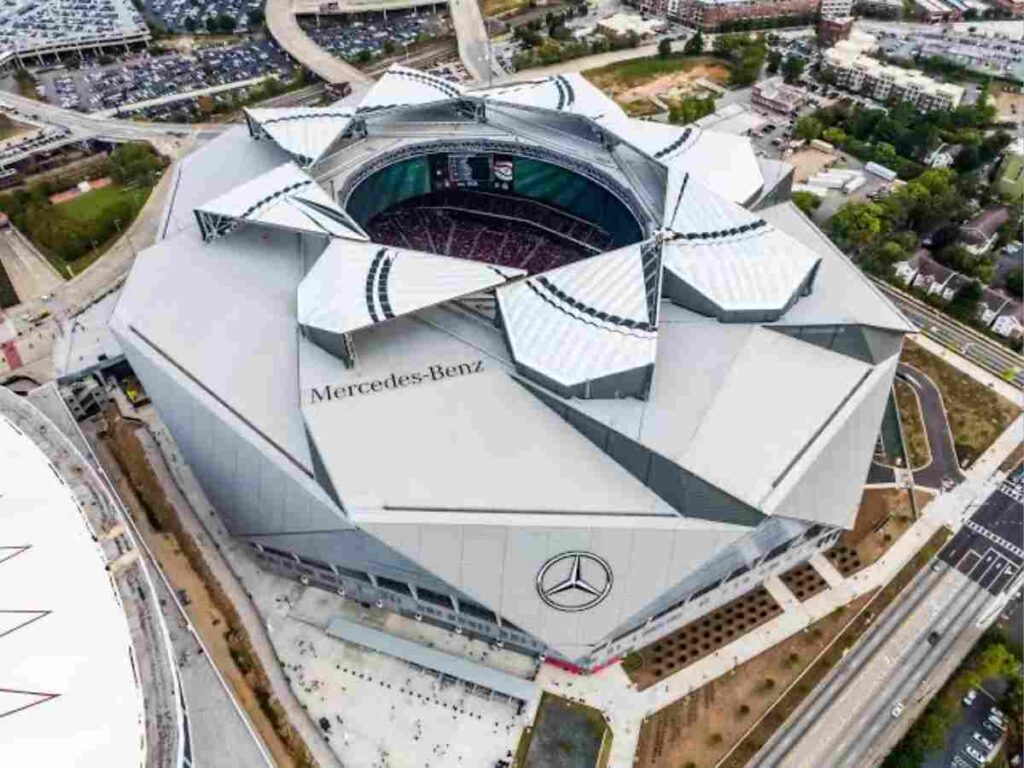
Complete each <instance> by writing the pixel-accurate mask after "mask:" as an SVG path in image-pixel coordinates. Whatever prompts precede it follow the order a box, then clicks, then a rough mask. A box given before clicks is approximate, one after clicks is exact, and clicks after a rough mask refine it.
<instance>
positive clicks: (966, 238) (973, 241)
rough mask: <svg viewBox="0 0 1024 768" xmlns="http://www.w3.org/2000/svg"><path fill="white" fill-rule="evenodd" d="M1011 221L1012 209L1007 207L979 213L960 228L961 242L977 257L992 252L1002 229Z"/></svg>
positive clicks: (988, 209)
mask: <svg viewBox="0 0 1024 768" xmlns="http://www.w3.org/2000/svg"><path fill="white" fill-rule="evenodd" d="M1009 220H1010V209H1009V208H1008V207H1007V206H1005V205H999V206H995V207H992V208H986V209H984V210H982V211H979V212H978V213H977V214H975V216H974V217H973V218H971V219H970V220H969V221H966V222H964V224H963V225H962V226H961V227H960V242H961V243H963V245H964V247H965V248H966V249H967V250H968V251H970V252H971V253H973V254H975V255H979V254H982V253H987V252H988V251H989V250H991V248H992V246H993V245H994V244H995V242H996V238H997V237H998V236H999V230H1000V228H1001V227H1002V226H1003V225H1004V224H1005V223H1006V222H1008V221H1009Z"/></svg>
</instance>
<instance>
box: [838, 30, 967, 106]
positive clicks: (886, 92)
mask: <svg viewBox="0 0 1024 768" xmlns="http://www.w3.org/2000/svg"><path fill="white" fill-rule="evenodd" d="M873 47H874V38H873V37H871V36H870V35H859V34H858V35H851V37H850V39H849V40H843V41H841V42H839V43H837V44H836V45H835V46H833V47H832V48H829V49H828V50H827V51H825V55H824V59H823V62H822V65H823V69H825V70H826V71H827V72H828V73H829V75H830V76H831V77H832V79H833V80H834V81H835V83H836V85H837V86H839V87H841V88H845V89H847V90H850V91H854V92H855V93H863V94H865V95H867V96H869V97H871V98H873V99H875V100H876V101H881V102H888V101H905V102H909V103H911V104H913V105H914V106H916V107H919V108H920V109H923V110H929V111H930V110H937V109H942V110H950V109H955V108H956V107H958V106H959V105H960V102H961V101H962V100H963V97H964V89H963V88H962V87H960V86H959V85H954V84H952V83H942V82H939V81H937V80H934V79H932V78H931V77H928V76H927V75H925V74H924V73H923V72H921V71H919V70H916V69H904V68H902V67H897V66H894V65H890V64H883V63H882V62H880V61H878V60H877V59H874V58H872V57H870V56H868V55H867V53H866V51H868V50H871V49H872V48H873Z"/></svg>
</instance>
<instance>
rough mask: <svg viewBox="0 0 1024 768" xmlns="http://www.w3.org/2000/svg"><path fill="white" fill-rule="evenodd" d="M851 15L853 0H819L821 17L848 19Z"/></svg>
mask: <svg viewBox="0 0 1024 768" xmlns="http://www.w3.org/2000/svg"><path fill="white" fill-rule="evenodd" d="M851 16H853V0H821V17H822V18H823V19H848V18H850V17H851Z"/></svg>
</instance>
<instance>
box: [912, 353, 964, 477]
mask: <svg viewBox="0 0 1024 768" xmlns="http://www.w3.org/2000/svg"><path fill="white" fill-rule="evenodd" d="M897 375H898V376H899V377H900V378H901V379H902V380H903V381H905V382H907V384H909V385H910V386H911V387H912V388H913V390H914V392H915V393H916V394H917V399H918V402H920V403H921V415H922V417H923V419H924V431H925V434H926V435H927V437H928V448H929V450H930V452H931V457H932V460H931V461H930V462H929V463H928V465H927V466H924V467H921V468H920V469H917V470H914V484H915V485H919V486H924V487H925V488H934V489H936V490H945V489H946V488H947V487H949V486H952V485H955V484H957V483H959V482H961V481H962V480H963V479H964V476H963V473H962V472H961V471H960V461H959V459H958V458H957V455H956V446H955V444H954V442H953V433H952V431H951V430H950V427H949V419H948V418H947V416H946V408H945V405H944V404H943V402H942V395H941V394H940V393H939V388H938V387H936V386H935V382H933V381H932V380H931V379H930V378H929V377H928V376H927V375H926V374H924V373H922V372H921V371H919V370H918V369H917V368H914V367H912V366H910V365H907V364H906V363H900V366H899V368H898V370H897Z"/></svg>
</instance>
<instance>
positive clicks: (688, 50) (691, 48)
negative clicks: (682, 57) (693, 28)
mask: <svg viewBox="0 0 1024 768" xmlns="http://www.w3.org/2000/svg"><path fill="white" fill-rule="evenodd" d="M683 53H685V54H686V55H687V56H700V54H702V53H704V36H703V35H702V34H701V33H700V30H697V32H696V33H695V34H694V35H693V37H691V38H690V39H689V40H687V41H686V45H684V46H683Z"/></svg>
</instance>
